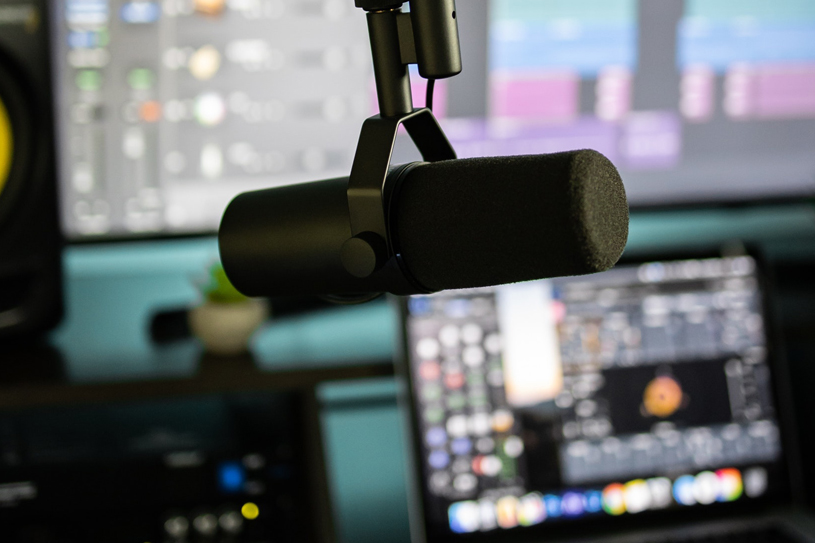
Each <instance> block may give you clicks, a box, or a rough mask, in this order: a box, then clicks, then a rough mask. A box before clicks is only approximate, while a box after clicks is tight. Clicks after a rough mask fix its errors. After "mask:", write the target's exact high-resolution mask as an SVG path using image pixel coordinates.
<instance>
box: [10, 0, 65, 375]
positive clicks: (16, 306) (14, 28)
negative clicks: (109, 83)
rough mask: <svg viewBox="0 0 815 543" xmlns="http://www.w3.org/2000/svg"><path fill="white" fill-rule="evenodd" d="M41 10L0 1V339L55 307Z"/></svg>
mask: <svg viewBox="0 0 815 543" xmlns="http://www.w3.org/2000/svg"><path fill="white" fill-rule="evenodd" d="M46 14H47V8H46V3H45V2H43V1H40V0H23V1H20V0H14V1H10V0H0V341H5V340H8V339H16V338H21V337H27V336H32V335H36V334H38V333H40V332H42V331H44V330H47V329H48V328H50V327H53V326H54V325H55V324H56V323H57V322H59V319H60V317H61V314H62V294H61V292H62V288H61V286H62V277H61V254H60V246H61V236H60V231H59V219H58V215H57V213H58V211H57V195H56V179H55V171H56V167H55V157H54V141H53V140H54V128H53V116H52V110H53V104H52V99H51V96H52V94H51V88H50V85H51V78H50V73H49V62H48V58H49V49H48V47H49V44H48V25H47V21H46ZM0 361H2V350H0Z"/></svg>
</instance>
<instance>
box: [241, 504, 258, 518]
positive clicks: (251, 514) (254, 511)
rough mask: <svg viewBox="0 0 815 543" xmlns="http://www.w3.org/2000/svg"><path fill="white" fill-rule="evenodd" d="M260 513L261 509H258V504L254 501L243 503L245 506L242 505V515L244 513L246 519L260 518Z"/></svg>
mask: <svg viewBox="0 0 815 543" xmlns="http://www.w3.org/2000/svg"><path fill="white" fill-rule="evenodd" d="M259 514H260V509H258V506H257V505H255V504H254V503H252V502H246V503H245V504H243V507H241V515H243V518H245V519H248V520H255V519H256V518H258V515H259Z"/></svg>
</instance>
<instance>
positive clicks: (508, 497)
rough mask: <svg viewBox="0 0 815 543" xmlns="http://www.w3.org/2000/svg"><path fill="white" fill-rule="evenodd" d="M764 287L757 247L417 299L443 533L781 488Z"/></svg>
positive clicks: (428, 475) (413, 368)
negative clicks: (753, 251) (750, 251)
mask: <svg viewBox="0 0 815 543" xmlns="http://www.w3.org/2000/svg"><path fill="white" fill-rule="evenodd" d="M763 297H764V296H763V292H762V287H761V282H760V277H759V270H758V269H757V261H756V260H755V259H754V258H752V257H750V256H740V257H732V258H711V259H697V260H673V261H662V262H647V263H637V264H626V265H619V266H617V267H616V268H614V269H613V270H610V271H607V272H604V273H600V274H595V275H590V276H583V277H566V278H557V279H551V280H544V281H535V282H529V283H518V284H513V285H505V286H501V287H494V288H484V289H473V290H459V291H449V292H442V293H438V294H434V295H430V296H413V297H410V298H408V300H407V302H406V304H405V314H406V317H405V334H406V338H405V339H406V341H405V345H406V352H407V368H408V370H409V377H410V381H411V386H410V391H411V397H412V401H411V411H412V413H411V414H412V420H413V424H412V427H413V432H414V436H413V437H414V442H415V451H416V456H417V459H416V462H417V464H418V465H417V466H416V467H417V468H418V470H417V471H418V472H419V477H420V480H421V487H422V493H421V495H422V498H423V499H422V501H423V509H424V511H423V513H424V523H425V528H426V530H427V534H428V536H429V538H430V539H431V540H437V539H444V540H455V539H456V538H457V537H461V536H460V535H459V534H474V533H483V532H491V533H492V532H501V531H515V532H523V531H524V530H526V532H527V533H531V531H532V530H535V529H537V530H543V529H545V528H544V527H545V526H551V525H552V524H554V523H566V522H570V521H571V522H572V523H574V522H586V521H588V520H589V519H590V518H592V517H594V518H597V519H599V518H606V519H612V518H615V517H625V516H631V515H642V516H648V515H649V514H651V513H652V512H655V511H664V512H666V511H667V512H670V511H674V510H677V511H678V510H681V509H687V510H690V509H695V510H700V509H703V508H707V509H708V510H711V509H713V508H716V507H722V508H726V507H739V506H740V505H739V504H748V503H751V502H753V503H757V502H758V501H759V500H761V499H766V498H767V497H769V496H772V495H774V494H775V493H778V492H781V490H782V488H784V485H786V480H785V475H784V473H785V472H784V470H783V469H782V446H781V439H780V430H779V424H778V417H777V413H776V408H775V406H774V399H773V395H774V394H773V388H772V382H771V370H770V365H769V357H768V347H769V345H768V343H769V342H768V338H767V335H766V334H765V324H766V322H765V321H766V315H765V310H764V303H763ZM727 504H729V505H727ZM667 514H672V513H667ZM535 527H537V528H535ZM468 537H469V536H468Z"/></svg>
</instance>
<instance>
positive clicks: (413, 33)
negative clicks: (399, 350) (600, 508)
mask: <svg viewBox="0 0 815 543" xmlns="http://www.w3.org/2000/svg"><path fill="white" fill-rule="evenodd" d="M409 2H410V12H409V13H405V12H402V4H403V3H404V0H355V3H356V6H357V7H359V8H362V9H364V10H365V11H366V12H367V19H368V32H369V35H370V39H371V52H372V55H373V63H374V77H375V79H376V91H377V98H378V101H379V110H380V114H379V115H374V116H373V117H370V118H369V119H367V120H366V121H365V122H364V123H363V125H362V131H361V133H360V137H359V143H358V145H357V151H356V154H355V156H354V163H353V166H352V168H351V176H350V178H349V182H348V193H347V194H348V211H349V218H350V224H351V236H352V237H351V238H349V239H348V240H347V241H346V242H345V243H344V244H343V246H342V251H341V258H342V263H343V266H344V268H345V269H346V271H348V272H349V273H350V274H351V275H353V276H355V277H359V278H365V277H370V276H372V275H374V274H383V275H387V276H390V277H391V281H392V282H396V283H399V284H402V285H403V286H404V288H403V289H400V290H404V292H406V293H407V292H429V290H428V289H427V288H425V287H423V286H422V285H420V284H419V283H418V282H417V281H416V280H415V279H414V278H413V277H412V276H411V275H410V273H409V271H408V270H407V268H406V266H405V265H404V263H403V262H402V259H401V257H400V255H399V254H398V253H397V251H396V247H395V245H396V244H395V240H394V239H393V234H392V229H391V228H389V226H390V225H389V222H388V221H389V215H390V213H389V207H390V200H391V196H392V194H393V192H394V190H395V189H396V187H395V186H389V185H388V177H389V173H390V171H391V169H390V162H391V156H392V154H393V147H394V144H395V142H396V135H397V133H398V130H399V127H400V126H402V125H404V127H405V129H406V130H407V132H408V135H409V136H410V137H411V139H412V140H413V142H414V143H415V145H416V147H417V148H418V150H419V152H420V153H421V155H422V158H423V159H424V160H425V161H426V162H435V161H439V160H451V159H455V158H456V153H455V151H454V149H453V147H452V145H451V144H450V142H449V141H448V140H447V137H446V136H445V135H444V131H443V130H442V129H441V126H439V123H438V121H437V120H436V118H435V117H434V115H433V112H432V111H430V110H429V109H427V108H419V109H414V107H413V97H412V94H411V89H410V73H409V70H408V65H409V64H418V67H419V74H420V75H421V76H422V77H425V78H428V79H443V78H447V77H452V76H454V75H457V74H458V73H460V72H461V49H460V46H459V39H458V23H457V21H456V6H455V0H409ZM409 169H410V165H407V166H403V167H401V170H400V171H399V172H396V173H397V175H396V180H395V181H394V182H393V183H391V185H398V183H399V179H400V178H403V177H404V175H405V174H406V173H407V171H409Z"/></svg>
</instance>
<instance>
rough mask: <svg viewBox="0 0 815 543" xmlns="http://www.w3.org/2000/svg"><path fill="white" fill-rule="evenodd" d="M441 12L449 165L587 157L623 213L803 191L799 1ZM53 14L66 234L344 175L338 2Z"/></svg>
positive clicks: (499, 6) (347, 127)
mask: <svg viewBox="0 0 815 543" xmlns="http://www.w3.org/2000/svg"><path fill="white" fill-rule="evenodd" d="M460 4H461V5H460V6H458V17H457V18H458V21H459V25H460V34H461V42H462V57H463V64H464V71H463V73H462V74H461V75H459V76H457V77H454V78H452V79H449V80H444V81H442V82H440V84H439V85H438V86H437V89H436V100H435V104H436V113H437V114H438V116H439V117H441V118H442V119H443V125H444V127H445V129H446V131H447V132H448V135H449V137H450V139H451V140H452V142H453V143H454V146H455V147H456V150H457V151H458V154H459V156H460V157H462V158H464V157H473V156H492V155H510V154H532V153H549V152H555V151H562V150H569V149H577V148H593V149H596V150H598V151H600V152H602V153H604V154H605V155H607V156H608V157H609V158H610V159H611V160H612V161H613V162H614V163H615V164H616V165H617V166H618V168H619V169H620V170H621V172H622V174H623V179H624V181H625V183H626V189H627V191H628V195H629V198H630V201H631V204H632V205H634V206H644V205H664V204H683V203H699V202H721V201H739V200H752V199H759V198H767V197H787V196H796V195H803V194H810V193H812V192H813V190H814V189H815V155H813V153H812V152H811V142H812V141H815V6H813V4H812V3H811V2H808V1H807V0H777V1H773V2H769V1H768V0H749V1H743V2H732V1H730V0H684V1H683V0H551V1H546V2H539V1H535V0H467V1H464V2H461V3H460ZM54 6H55V16H54V25H55V40H54V43H55V62H54V64H55V66H56V73H57V77H56V80H55V81H56V89H57V95H58V96H57V113H58V115H57V117H58V120H59V142H60V151H61V153H60V154H61V167H60V183H61V185H62V194H63V203H62V214H63V223H64V225H65V228H66V230H67V232H68V234H69V236H70V237H73V238H83V237H88V236H99V235H118V236H127V235H145V234H151V235H155V234H157V233H158V234H162V233H163V234H179V233H191V232H214V231H215V229H216V228H217V226H218V222H219V219H220V216H221V213H222V211H223V209H224V207H225V206H226V204H227V202H228V201H229V199H230V198H231V197H232V196H233V195H235V194H236V193H238V192H241V191H245V190H250V189H257V188H263V187H270V186H275V185H281V184H288V183H297V182H303V181H310V180H317V179H325V178H330V177H335V176H341V175H348V173H349V171H350V167H351V161H352V158H353V153H354V150H355V146H356V139H357V136H358V134H359V129H360V126H361V122H362V120H363V119H364V118H365V117H367V116H369V115H371V114H373V113H375V112H376V99H375V89H374V84H373V75H372V68H371V61H370V51H369V43H368V36H367V29H366V24H365V17H364V13H363V12H362V11H361V10H359V9H355V8H354V3H353V2H352V1H351V0H296V1H295V0H163V1H162V2H157V1H156V0H127V1H125V0H116V1H113V0H55V4H54ZM424 89H425V82H424V80H421V79H419V78H418V76H416V75H414V78H413V90H414V103H415V104H416V105H417V106H421V105H423V104H424V96H423V94H424ZM414 157H415V155H414V154H411V153H409V152H407V153H402V152H398V153H397V155H396V157H395V158H396V159H397V161H403V160H409V159H412V158H414Z"/></svg>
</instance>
